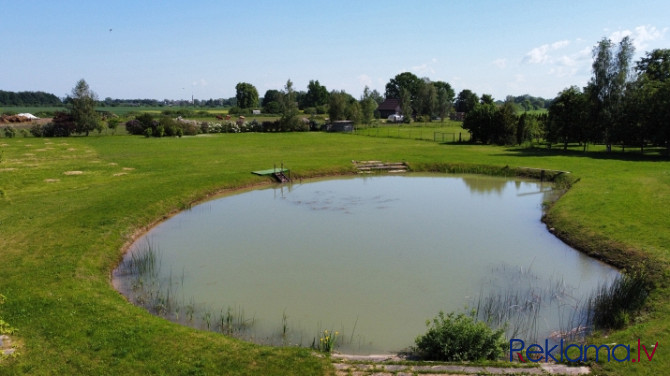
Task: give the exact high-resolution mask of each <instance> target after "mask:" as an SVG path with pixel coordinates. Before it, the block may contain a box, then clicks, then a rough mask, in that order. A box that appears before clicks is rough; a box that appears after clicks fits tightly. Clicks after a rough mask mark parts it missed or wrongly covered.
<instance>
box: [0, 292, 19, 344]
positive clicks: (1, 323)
mask: <svg viewBox="0 0 670 376" xmlns="http://www.w3.org/2000/svg"><path fill="white" fill-rule="evenodd" d="M5 299H6V297H5V296H4V295H2V294H0V305H3V304H5ZM14 332H16V329H15V328H13V327H12V326H11V325H9V323H8V322H6V321H5V320H3V319H2V317H0V334H13V333H14Z"/></svg>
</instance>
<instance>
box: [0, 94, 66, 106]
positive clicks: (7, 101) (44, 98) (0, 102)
mask: <svg viewBox="0 0 670 376" xmlns="http://www.w3.org/2000/svg"><path fill="white" fill-rule="evenodd" d="M61 105H63V101H61V100H60V98H58V97H57V96H55V95H53V94H49V93H45V92H43V91H20V92H18V93H15V92H12V91H4V90H0V106H61Z"/></svg>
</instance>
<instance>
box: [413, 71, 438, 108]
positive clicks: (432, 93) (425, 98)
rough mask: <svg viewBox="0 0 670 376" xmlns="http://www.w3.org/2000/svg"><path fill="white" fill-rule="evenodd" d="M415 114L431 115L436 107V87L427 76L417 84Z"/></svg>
mask: <svg viewBox="0 0 670 376" xmlns="http://www.w3.org/2000/svg"><path fill="white" fill-rule="evenodd" d="M414 107H415V110H416V113H417V115H428V116H429V117H432V116H433V115H434V114H435V109H436V108H437V89H436V88H435V85H433V83H432V82H430V80H429V79H428V78H424V79H423V82H422V83H421V85H420V86H419V92H418V94H417V97H416V100H415V105H414Z"/></svg>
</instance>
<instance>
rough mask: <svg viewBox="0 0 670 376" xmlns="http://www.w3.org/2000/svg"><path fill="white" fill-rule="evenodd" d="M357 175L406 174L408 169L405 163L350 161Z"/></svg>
mask: <svg viewBox="0 0 670 376" xmlns="http://www.w3.org/2000/svg"><path fill="white" fill-rule="evenodd" d="M351 162H352V163H353V164H354V166H356V169H357V170H358V173H359V174H372V173H380V172H385V173H389V174H397V173H403V172H407V171H408V170H409V167H408V166H407V164H406V163H405V162H382V161H351Z"/></svg>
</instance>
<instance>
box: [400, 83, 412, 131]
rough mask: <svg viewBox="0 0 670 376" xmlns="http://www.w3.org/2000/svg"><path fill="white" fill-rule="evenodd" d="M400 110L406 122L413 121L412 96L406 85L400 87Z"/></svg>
mask: <svg viewBox="0 0 670 376" xmlns="http://www.w3.org/2000/svg"><path fill="white" fill-rule="evenodd" d="M400 112H402V116H403V121H404V122H405V123H411V122H412V96H411V94H410V92H409V90H407V89H405V88H404V87H403V88H401V89H400Z"/></svg>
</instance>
